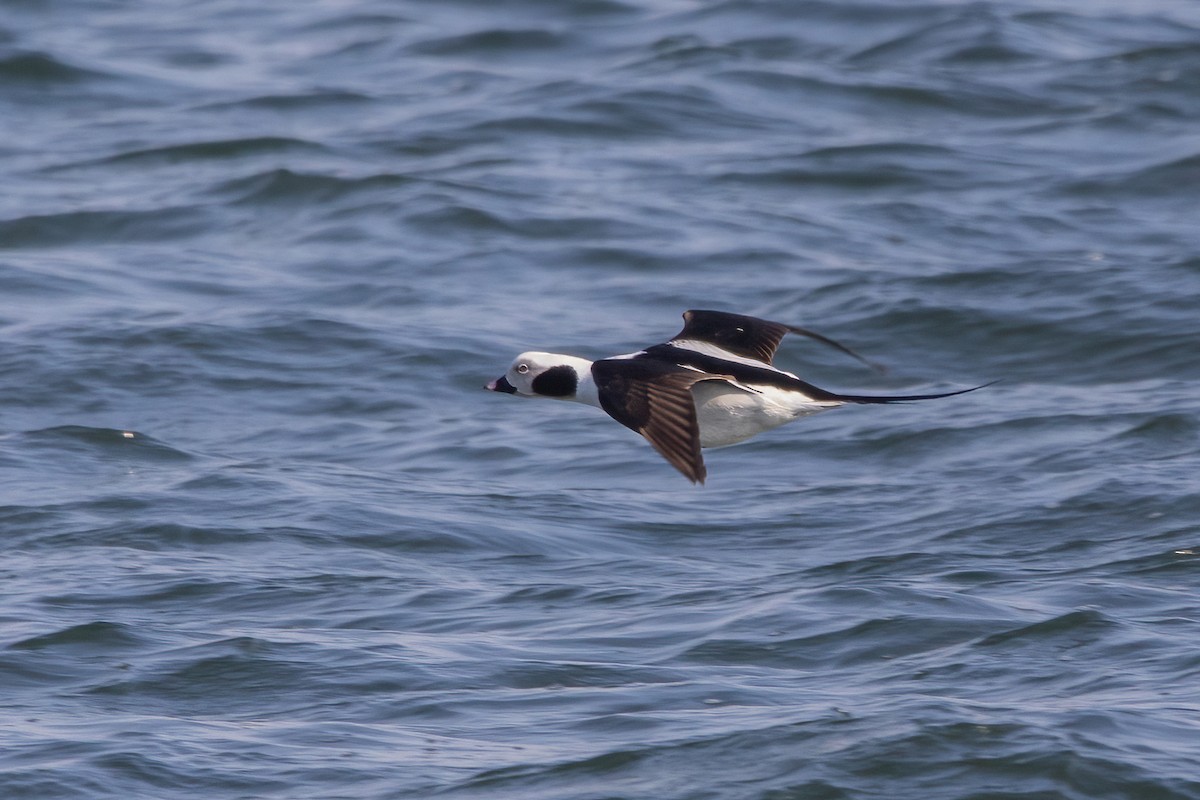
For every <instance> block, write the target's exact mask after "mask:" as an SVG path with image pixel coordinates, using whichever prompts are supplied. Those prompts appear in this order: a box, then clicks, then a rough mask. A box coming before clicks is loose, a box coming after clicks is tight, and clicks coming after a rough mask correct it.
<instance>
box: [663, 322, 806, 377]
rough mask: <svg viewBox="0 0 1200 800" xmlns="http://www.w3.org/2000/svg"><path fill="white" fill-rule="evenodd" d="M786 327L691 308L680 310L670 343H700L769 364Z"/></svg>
mask: <svg viewBox="0 0 1200 800" xmlns="http://www.w3.org/2000/svg"><path fill="white" fill-rule="evenodd" d="M788 330H789V328H788V326H787V325H781V324H780V323H778V322H770V321H768V320H765V319H758V318H756V317H747V316H745V315H743V314H730V313H728V312H726V311H702V310H692V311H685V312H683V330H681V331H680V332H679V333H677V334H676V335H675V336H674V337H673V338H672V339H671V343H672V344H680V343H682V342H703V343H705V344H710V345H713V346H715V347H719V348H721V349H722V350H724V351H726V352H727V353H731V354H732V355H735V356H740V357H742V358H750V359H754V360H755V361H761V362H762V363H764V364H768V365H769V364H770V363H771V359H772V358H774V357H775V350H776V349H777V348H778V347H779V343H780V342H781V341H782V340H783V337H784V336H786V335H787V333H788Z"/></svg>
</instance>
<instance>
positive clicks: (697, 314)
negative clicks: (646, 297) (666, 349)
mask: <svg viewBox="0 0 1200 800" xmlns="http://www.w3.org/2000/svg"><path fill="white" fill-rule="evenodd" d="M789 333H795V334H798V335H800V336H807V337H809V338H810V339H815V340H816V341H818V342H821V343H822V344H825V345H828V346H829V347H832V348H834V349H835V350H839V351H841V352H843V353H845V354H846V355H848V356H850V357H851V358H854V359H857V360H858V361H861V362H862V363H863V364H866V365H867V366H868V367H871V368H872V369H874V370H878V371H879V372H885V371H886V370H884V369H883V367H881V366H879V365H878V364H876V363H874V362H872V361H868V360H867V359H865V358H863V357H862V356H860V355H859V354H858V353H856V352H854V351H853V350H851V349H850V348H849V347H846V345H844V344H842V343H840V342H837V341H834V340H833V339H830V338H829V337H828V336H822V335H821V334H819V333H817V332H816V331H810V330H808V329H807V328H798V327H796V326H794V325H784V324H783V323H781V322H771V321H770V320H765V319H758V318H757V317H748V316H746V315H744V314H730V313H729V312H727V311H703V310H695V309H693V310H692V311H685V312H683V330H681V331H680V332H679V333H678V334H676V335H675V337H674V338H673V339H671V341H672V342H676V341H680V340H689V341H694V342H707V343H708V344H711V345H715V346H716V347H719V348H721V349H722V350H725V351H726V352H728V353H732V354H733V355H736V356H741V357H742V358H753V359H755V360H757V361H761V362H763V363H764V364H770V363H771V360H772V359H773V358H775V351H776V350H778V349H779V343H780V342H781V341H783V337H784V336H787V335H788V334H789Z"/></svg>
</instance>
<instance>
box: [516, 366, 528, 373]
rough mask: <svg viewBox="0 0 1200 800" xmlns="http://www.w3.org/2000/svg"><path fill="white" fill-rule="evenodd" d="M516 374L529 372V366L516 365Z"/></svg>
mask: <svg viewBox="0 0 1200 800" xmlns="http://www.w3.org/2000/svg"><path fill="white" fill-rule="evenodd" d="M517 372H519V373H521V374H522V375H524V374H525V373H526V372H529V365H528V364H517Z"/></svg>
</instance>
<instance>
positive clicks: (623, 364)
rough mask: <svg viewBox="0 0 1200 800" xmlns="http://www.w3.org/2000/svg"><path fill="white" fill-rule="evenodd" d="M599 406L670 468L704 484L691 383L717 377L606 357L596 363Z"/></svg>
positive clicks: (663, 365) (644, 362) (654, 363)
mask: <svg viewBox="0 0 1200 800" xmlns="http://www.w3.org/2000/svg"><path fill="white" fill-rule="evenodd" d="M592 377H593V378H594V379H595V381H596V388H597V389H598V390H599V394H600V407H601V408H603V409H604V410H605V411H606V412H608V415H609V416H610V417H612V418H613V419H615V420H616V421H617V422H619V423H621V424H622V425H624V426H625V427H627V428H631V429H633V430H635V431H637V432H638V433H640V434H641V435H642V436H644V437H645V438H646V441H648V442H650V444H651V446H653V447H654V449H655V450H657V451H658V452H659V454H660V455H661V456H662V457H663V458H665V459H666V460H667V461H668V462H670V464H671V466H673V467H675V469H677V470H679V471H680V472H682V473H683V474H684V477H686V478H687V479H688V480H689V481H691V482H692V483H704V478H705V476H706V475H707V470H706V469H705V467H704V458H703V457H702V456H701V455H700V426H699V425H698V424H697V422H696V403H695V401H694V400H693V399H692V391H691V389H692V386H694V385H695V384H696V383H697V382H699V381H703V380H708V379H712V378H714V377H717V376H713V375H707V374H705V373H702V372H695V371H694V370H689V369H684V368H682V367H676V366H674V365H671V364H665V363H663V362H660V361H653V360H645V359H637V358H614V359H603V360H601V361H596V362H594V363H593V364H592Z"/></svg>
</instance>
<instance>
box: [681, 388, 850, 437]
mask: <svg viewBox="0 0 1200 800" xmlns="http://www.w3.org/2000/svg"><path fill="white" fill-rule="evenodd" d="M692 396H693V397H694V398H695V399H696V417H697V421H698V422H699V424H700V446H701V447H724V446H725V445H729V444H736V443H738V442H741V441H745V440H746V439H749V438H750V437H752V436H757V435H758V434H760V433H762V432H763V431H767V430H770V429H771V428H777V427H779V426H780V425H783V424H784V423H787V422H791V421H792V420H794V419H798V418H800V417H804V416H808V415H809V414H816V413H817V412H818V411H824V410H826V409H829V408H837V407H838V406H840V405H842V404H841V403H840V402H837V401H817V400H813V399H812V398H809V397H805V396H804V395H802V394H800V393H798V392H788V391H784V390H782V389H775V388H771V387H764V388H763V389H761V390H753V389H748V388H746V389H743V388H739V387H738V386H736V385H734V384H731V383H728V382H726V381H703V382H701V383H697V384H696V385H695V386H693V387H692Z"/></svg>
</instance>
